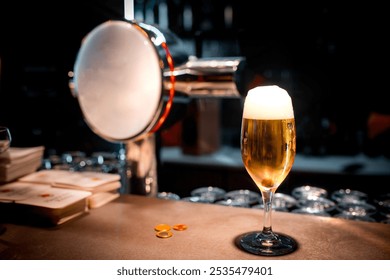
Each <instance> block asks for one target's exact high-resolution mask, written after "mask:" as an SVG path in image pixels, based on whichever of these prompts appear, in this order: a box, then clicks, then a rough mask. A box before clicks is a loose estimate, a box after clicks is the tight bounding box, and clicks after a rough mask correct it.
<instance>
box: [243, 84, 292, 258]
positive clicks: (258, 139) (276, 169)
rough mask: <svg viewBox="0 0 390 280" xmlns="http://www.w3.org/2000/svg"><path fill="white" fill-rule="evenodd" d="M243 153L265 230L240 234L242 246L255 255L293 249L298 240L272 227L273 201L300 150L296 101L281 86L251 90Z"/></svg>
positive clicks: (272, 253) (244, 116) (246, 102)
mask: <svg viewBox="0 0 390 280" xmlns="http://www.w3.org/2000/svg"><path fill="white" fill-rule="evenodd" d="M240 141H241V156H242V161H243V163H244V166H245V168H246V170H247V172H248V173H249V175H250V177H251V178H252V180H253V181H254V182H255V183H256V185H257V187H258V188H259V190H260V192H261V195H262V200H263V205H264V217H263V229H262V230H259V231H252V232H247V233H244V234H242V235H240V236H238V237H237V239H236V244H237V246H238V247H239V248H241V249H243V250H244V251H247V252H249V253H252V254H256V255H263V256H280V255H285V254H288V253H291V252H293V251H294V250H295V249H296V248H297V242H296V241H295V240H294V239H293V238H292V237H290V236H288V235H286V234H281V233H277V232H274V231H273V230H272V219H271V213H272V201H273V197H274V194H275V192H276V190H277V189H278V187H279V185H280V184H281V183H282V182H283V181H284V179H285V178H286V177H287V175H288V174H289V172H290V170H291V168H292V166H293V163H294V159H295V153H296V127H295V118H294V111H293V106H292V100H291V97H290V96H289V94H288V92H287V91H286V90H284V89H282V88H280V87H279V86H276V85H270V86H259V87H256V88H253V89H251V90H249V91H248V94H247V96H246V98H245V101H244V108H243V116H242V124H241V139H240Z"/></svg>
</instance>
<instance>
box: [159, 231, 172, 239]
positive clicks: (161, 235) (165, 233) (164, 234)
mask: <svg viewBox="0 0 390 280" xmlns="http://www.w3.org/2000/svg"><path fill="white" fill-rule="evenodd" d="M172 235H173V234H172V232H170V231H169V230H161V231H158V232H156V236H157V237H159V238H169V237H171V236H172Z"/></svg>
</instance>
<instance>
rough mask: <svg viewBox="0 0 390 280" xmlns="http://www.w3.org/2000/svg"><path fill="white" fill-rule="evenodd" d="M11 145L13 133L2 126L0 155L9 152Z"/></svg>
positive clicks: (0, 129)
mask: <svg viewBox="0 0 390 280" xmlns="http://www.w3.org/2000/svg"><path fill="white" fill-rule="evenodd" d="M10 145H11V133H10V131H9V129H8V127H6V126H0V154H1V153H2V152H5V151H6V150H8V148H9V147H10Z"/></svg>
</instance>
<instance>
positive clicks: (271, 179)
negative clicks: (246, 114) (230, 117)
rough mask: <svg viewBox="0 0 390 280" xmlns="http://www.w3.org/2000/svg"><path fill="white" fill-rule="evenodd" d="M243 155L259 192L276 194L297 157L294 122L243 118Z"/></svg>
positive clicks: (292, 120)
mask: <svg viewBox="0 0 390 280" xmlns="http://www.w3.org/2000/svg"><path fill="white" fill-rule="evenodd" d="M241 134H242V136H241V155H242V161H243V163H244V166H245V168H246V170H247V171H248V173H249V175H250V176H251V177H252V179H253V180H254V181H255V183H256V184H257V186H258V187H259V189H260V190H264V191H265V190H271V191H273V192H274V191H275V190H276V189H277V188H278V187H279V185H280V184H281V183H282V182H283V180H284V179H285V178H286V176H287V175H288V173H289V172H290V170H291V168H292V166H293V163H294V158H295V152H296V141H295V135H296V133H295V120H294V118H290V119H281V120H256V119H247V118H243V121H242V126H241Z"/></svg>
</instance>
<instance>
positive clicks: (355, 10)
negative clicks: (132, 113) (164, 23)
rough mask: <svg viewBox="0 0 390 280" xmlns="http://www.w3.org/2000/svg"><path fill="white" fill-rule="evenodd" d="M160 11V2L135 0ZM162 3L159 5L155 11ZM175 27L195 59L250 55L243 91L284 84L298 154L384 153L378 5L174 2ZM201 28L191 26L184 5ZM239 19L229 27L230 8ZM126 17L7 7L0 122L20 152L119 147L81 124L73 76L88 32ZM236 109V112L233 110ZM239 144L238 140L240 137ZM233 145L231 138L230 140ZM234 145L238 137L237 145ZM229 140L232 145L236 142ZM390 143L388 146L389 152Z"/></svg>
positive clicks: (71, 7) (43, 4) (89, 10)
mask: <svg viewBox="0 0 390 280" xmlns="http://www.w3.org/2000/svg"><path fill="white" fill-rule="evenodd" d="M135 2H136V5H137V6H136V8H137V9H138V10H139V11H141V12H145V10H146V9H153V10H154V11H155V16H156V19H157V18H158V17H157V15H158V13H157V10H158V7H157V6H156V5H157V4H159V2H161V1H135ZM153 3H154V4H156V5H153ZM167 5H168V13H169V14H168V16H169V28H170V29H171V30H172V31H174V32H175V33H176V34H177V35H179V37H181V38H183V39H184V40H186V41H189V42H190V43H191V44H193V49H194V52H195V54H196V55H198V56H203V55H210V54H211V55H215V56H218V55H220V56H237V55H240V56H244V57H246V60H247V64H246V67H245V68H244V69H243V70H242V71H241V72H240V74H241V76H240V77H241V78H240V83H241V84H240V85H241V86H242V87H244V88H249V87H252V86H254V85H258V84H264V83H276V84H279V85H281V86H283V87H285V88H286V89H287V90H288V91H289V92H290V94H291V95H292V97H293V102H294V108H295V113H296V120H297V124H298V142H297V143H298V149H299V151H300V152H303V153H309V154H324V153H325V154H327V153H329V154H355V153H358V152H360V151H362V150H364V151H365V152H367V153H368V154H370V153H371V154H373V155H378V154H380V153H381V152H383V151H384V150H383V149H378V147H377V145H376V142H373V141H372V140H369V139H367V136H366V129H367V127H366V126H367V118H368V116H369V113H370V112H371V111H373V110H376V111H381V112H388V108H389V106H387V103H386V102H384V101H383V100H384V99H385V98H387V97H386V95H388V88H387V83H386V79H387V75H386V72H387V71H386V68H387V64H386V61H388V52H387V50H388V43H387V38H386V35H387V26H388V24H387V20H386V17H385V15H384V13H385V11H386V9H384V8H383V7H379V6H377V5H376V4H371V3H370V6H368V4H364V5H363V4H356V3H354V4H353V6H347V7H340V6H339V5H336V4H328V3H326V2H325V3H317V2H315V3H313V4H307V3H305V5H303V4H297V3H294V4H286V3H279V2H278V1H276V2H275V1H272V2H270V1H258V2H257V4H256V8H254V7H253V1H237V0H230V1H222V0H213V1H206V0H202V1H199V0H197V1H195V0H193V1H190V0H187V1H185V0H183V1H170V0H167ZM186 5H187V6H192V7H193V24H192V26H191V28H185V26H184V20H185V18H184V15H183V10H184V7H186ZM227 6H230V7H231V8H232V11H233V19H232V21H231V22H230V23H229V24H227V23H226V22H225V21H224V12H226V7H227ZM122 16H123V1H119V0H111V1H108V0H98V1H93V0H87V1H76V0H69V1H61V2H59V1H42V0H36V1H25V0H23V1H8V2H6V1H2V3H1V7H0V20H1V22H0V57H1V80H0V81H1V84H0V86H1V91H0V97H1V99H0V102H1V104H0V106H1V110H0V123H1V124H4V125H8V126H10V128H11V129H12V131H13V135H14V145H21V146H23V145H38V144H44V145H46V146H47V147H52V148H55V149H59V150H61V149H62V150H69V149H77V148H79V147H80V148H82V149H90V150H93V149H97V148H100V146H103V147H105V146H107V145H108V146H111V143H106V142H105V141H104V140H102V139H100V138H99V137H97V136H96V135H94V134H93V133H92V132H91V131H90V130H89V128H88V127H87V126H86V124H85V123H84V121H83V120H82V116H81V113H80V110H79V107H78V104H77V102H76V100H75V99H74V98H73V97H72V96H71V94H70V92H69V89H68V76H67V73H68V71H69V70H71V69H72V67H73V63H74V61H75V56H76V54H77V51H78V49H79V46H80V42H81V40H82V38H83V36H84V35H86V34H87V33H88V32H89V31H90V30H92V29H93V28H94V27H95V26H97V25H98V24H99V23H101V22H103V21H105V20H108V19H112V18H121V17H122ZM223 103H224V104H223V108H225V109H226V110H229V111H222V114H223V116H229V117H230V118H231V119H232V120H231V121H228V119H227V118H226V119H225V121H223V122H222V126H223V127H226V128H227V129H231V130H234V129H238V128H239V127H238V126H239V122H238V123H237V122H235V121H234V120H233V117H232V116H234V115H236V118H237V119H238V118H240V103H237V102H235V101H233V103H229V101H224V102H223ZM230 110H231V111H230ZM236 137H237V135H236ZM229 141H230V140H229ZM232 141H233V142H235V141H234V140H232ZM230 142H231V141H230ZM386 147H387V145H385V146H384V149H385V150H386V149H387V153H388V149H389V148H386Z"/></svg>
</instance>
